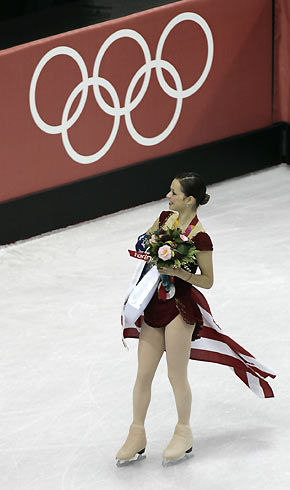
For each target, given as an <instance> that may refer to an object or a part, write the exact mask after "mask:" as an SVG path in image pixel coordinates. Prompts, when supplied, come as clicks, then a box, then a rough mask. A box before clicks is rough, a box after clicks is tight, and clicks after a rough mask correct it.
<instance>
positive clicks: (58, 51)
mask: <svg viewBox="0 0 290 490" xmlns="http://www.w3.org/2000/svg"><path fill="white" fill-rule="evenodd" d="M186 20H189V21H192V22H195V23H197V24H198V25H199V26H200V27H201V28H202V30H203V32H204V34H205V36H206V40H207V48H208V53H207V59H206V63H205V66H204V69H203V71H202V73H201V75H200V77H199V79H198V80H197V81H196V82H195V83H194V84H193V85H192V86H191V87H189V88H187V89H185V90H184V89H183V87H182V83H181V79H180V76H179V73H178V72H177V70H176V69H175V68H174V66H173V65H172V64H171V63H169V62H168V61H166V60H163V59H162V51H163V48H164V43H165V41H166V39H167V36H168V35H169V33H170V32H171V31H172V29H173V28H174V27H175V26H176V25H177V24H179V23H180V22H183V21H186ZM121 38H131V39H133V40H135V41H136V42H137V43H138V44H139V46H140V47H141V49H142V51H143V55H144V60H145V63H144V65H143V66H142V67H141V68H139V70H138V71H137V72H136V73H135V75H134V76H133V77H132V79H131V82H130V84H129V86H128V89H127V92H126V96H125V104H124V106H123V107H120V100H119V97H118V95H117V92H116V89H115V87H114V86H113V85H112V84H111V83H110V82H109V81H108V80H106V79H104V78H102V77H100V76H99V72H100V65H101V62H102V58H103V56H104V54H105V52H106V51H107V49H108V48H109V47H110V46H111V45H112V44H113V43H114V42H115V41H117V40H118V39H121ZM213 51H214V49H213V37H212V33H211V30H210V28H209V25H208V24H207V23H206V21H205V20H204V19H203V18H202V17H201V16H200V15H198V14H195V13H193V12H184V13H182V14H179V15H177V16H176V17H174V18H173V19H172V20H171V21H170V22H169V23H168V24H167V25H166V27H165V29H164V30H163V32H162V34H161V36H160V38H159V42H158V45H157V49H156V57H155V59H154V60H152V59H151V56H150V51H149V47H148V44H147V43H146V41H145V39H144V38H143V37H142V36H141V35H140V34H139V33H138V32H136V31H134V30H132V29H121V30H119V31H116V32H114V33H113V34H111V35H110V36H109V37H108V38H107V39H106V40H105V42H104V43H103V44H102V46H101V47H100V50H99V52H98V54H97V56H96V59H95V63H94V68H93V75H92V77H89V76H88V71H87V67H86V65H85V62H84V60H83V58H82V57H81V55H80V54H79V53H78V52H77V51H76V50H75V49H72V48H69V47H68V46H59V47H57V48H53V49H51V50H50V51H48V52H47V53H46V54H45V55H44V56H43V58H42V59H41V60H40V62H39V63H38V65H37V66H36V68H35V71H34V73H33V76H32V80H31V84H30V91H29V103H30V110H31V114H32V117H33V119H34V121H35V123H36V124H37V126H38V127H39V128H40V129H41V130H42V131H44V132H45V133H48V134H61V136H62V141H63V145H64V147H65V150H66V152H67V153H68V155H69V156H70V157H71V158H72V159H73V160H74V161H76V162H78V163H81V164H90V163H93V162H96V161H98V160H100V159H101V158H102V157H103V156H104V155H105V154H106V153H107V152H108V151H109V149H110V148H111V146H112V144H113V143H114V141H115V138H116V136H117V133H118V129H119V124H120V118H121V116H124V118H125V122H126V126H127V129H128V132H129V133H130V135H131V137H132V138H133V139H134V140H135V141H136V142H137V143H139V144H140V145H144V146H153V145H158V144H159V143H161V142H162V141H163V140H165V138H167V137H168V136H169V135H170V133H171V132H172V131H173V129H174V127H175V126H176V124H177V121H178V119H179V116H180V112H181V109H182V101H183V99H185V98H187V97H190V96H191V95H193V94H194V93H196V92H197V91H198V90H199V89H200V87H201V86H202V85H203V84H204V82H205V80H206V78H207V76H208V74H209V72H210V69H211V65H212V61H213ZM58 55H66V56H70V57H71V58H72V59H73V60H74V61H75V62H76V64H77V65H78V67H79V69H80V72H81V76H82V81H81V82H80V83H79V84H78V85H77V86H76V87H75V88H74V89H73V91H72V92H71V94H70V95H69V97H68V99H67V101H66V104H65V107H64V110H63V114H62V119H61V124H59V125H55V126H53V125H51V124H47V123H46V122H45V121H44V120H43V119H42V118H41V117H40V115H39V113H38V110H37V105H36V97H35V92H36V86H37V81H38V78H39V75H40V73H41V71H42V70H43V68H44V66H45V65H46V63H48V61H50V60H51V59H52V58H54V57H55V56H58ZM153 68H155V70H156V74H157V79H158V82H159V85H160V87H161V88H162V90H163V91H164V92H165V93H166V94H167V95H168V96H169V97H172V98H174V99H176V106H175V111H174V114H173V116H172V119H171V121H170V123H169V124H168V126H167V127H166V128H165V129H164V131H162V132H161V133H160V134H158V135H157V136H154V137H145V136H142V135H141V134H139V133H138V132H137V131H136V129H135V127H134V125H133V123H132V119H131V112H132V111H133V110H134V109H135V108H136V107H137V106H138V104H139V103H140V102H141V100H142V99H143V97H144V95H145V93H146V90H147V88H148V85H149V82H150V77H151V72H152V69H153ZM162 70H165V71H167V72H169V73H170V75H171V77H172V79H173V81H174V84H175V88H172V87H170V86H169V85H168V83H167V82H166V81H165V79H164V76H163V72H162ZM143 76H144V80H143V83H142V85H141V88H140V91H139V92H138V94H137V95H136V96H135V98H134V99H133V100H132V94H133V92H134V89H135V87H136V84H137V83H138V81H139V80H140V78H141V77H143ZM90 86H92V87H93V91H94V96H95V100H96V102H97V104H98V105H99V107H100V108H101V109H102V110H103V111H104V112H105V113H106V114H109V115H110V116H112V117H113V118H114V123H113V127H112V130H111V134H110V136H109V137H108V139H107V141H106V143H105V144H104V145H103V147H102V148H101V149H100V150H98V151H97V152H96V153H94V154H92V155H81V154H80V153H78V152H77V151H76V150H75V149H74V148H73V147H72V145H71V142H70V140H69V136H68V130H69V129H70V128H71V127H72V126H73V124H74V123H75V122H76V121H77V120H78V118H79V117H80V115H81V113H82V111H83V109H84V106H85V104H86V100H87V95H88V89H89V87H90ZM100 87H103V88H104V89H105V90H106V91H107V92H108V93H109V95H110V97H111V100H112V103H113V105H109V104H107V103H106V102H105V100H104V99H103V97H102V95H101V92H100ZM79 94H81V96H80V100H79V103H78V106H77V108H76V110H75V112H74V113H73V114H72V115H71V116H70V117H69V113H70V109H71V107H72V104H73V102H74V100H75V99H76V97H77V96H78V95H79Z"/></svg>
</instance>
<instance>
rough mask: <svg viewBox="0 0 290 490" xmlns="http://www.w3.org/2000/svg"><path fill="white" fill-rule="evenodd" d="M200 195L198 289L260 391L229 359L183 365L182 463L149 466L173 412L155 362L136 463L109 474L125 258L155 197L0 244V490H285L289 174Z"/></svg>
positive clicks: (123, 426)
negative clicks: (261, 383) (204, 239)
mask: <svg viewBox="0 0 290 490" xmlns="http://www.w3.org/2000/svg"><path fill="white" fill-rule="evenodd" d="M140 185H142V183H140ZM120 192H122V190H120ZM208 192H209V194H210V195H211V199H210V202H209V203H208V204H207V205H206V206H202V207H200V208H199V212H198V216H199V219H200V221H201V222H202V224H203V226H204V228H205V230H206V231H207V232H208V233H209V235H210V236H211V238H212V241H213V244H214V270H215V284H214V286H213V288H212V289H210V290H203V293H204V294H205V296H206V298H207V299H208V301H209V304H210V306H211V310H212V313H213V316H214V318H215V321H216V322H217V323H218V325H220V326H221V327H222V329H223V330H224V332H225V333H227V334H228V335H229V336H230V337H232V338H233V339H234V340H236V341H237V342H238V343H240V344H241V345H242V346H243V347H245V348H246V349H247V350H249V351H250V352H251V353H252V354H253V355H254V356H255V357H257V359H258V360H259V361H261V362H262V363H264V364H265V365H266V366H269V367H271V368H272V369H274V371H275V372H276V373H277V377H276V379H275V380H270V383H271V386H272V387H273V390H274V393H275V398H271V399H260V398H258V397H256V396H255V395H254V394H253V393H252V392H251V391H250V390H249V389H248V388H247V387H246V386H245V385H244V384H243V383H242V382H241V381H240V380H239V379H238V378H237V377H236V376H235V375H234V374H233V372H232V371H231V370H230V369H229V368H228V367H225V366H220V365H217V364H210V363H204V362H199V361H190V362H189V367H188V372H189V380H190V384H191V389H192V398H193V401H192V413H191V427H192V431H193V434H194V437H195V445H194V448H193V452H194V457H193V458H191V459H190V460H188V461H186V462H183V463H182V464H179V465H175V466H172V467H168V468H164V467H162V466H161V459H162V452H163V450H164V449H165V447H166V446H167V444H168V442H169V441H170V439H171V436H172V433H173V430H174V427H175V424H176V422H177V415H176V408H175V402H174V397H173V393H172V389H171V386H170V383H169V381H168V378H167V369H166V360H165V356H164V355H163V357H162V359H161V362H160V365H159V367H158V369H157V373H156V376H155V379H154V382H153V388H152V400H151V404H150V407H149V411H148V415H147V421H146V426H145V427H146V432H147V439H148V444H147V449H146V454H147V458H146V459H145V460H143V461H140V462H138V463H136V464H135V465H131V466H129V467H123V468H118V467H117V466H116V465H115V459H114V458H115V454H116V452H117V450H118V449H119V448H120V446H121V445H122V444H123V442H124V440H125V438H126V437H127V433H128V429H129V425H130V423H131V418H132V390H133V385H134V381H135V376H136V367H137V344H138V341H137V340H135V339H127V343H128V346H129V351H127V350H126V349H125V348H124V347H123V344H122V341H121V326H120V311H121V307H122V303H123V299H124V296H125V294H126V291H127V287H128V283H129V281H130V278H131V275H132V273H133V271H134V269H135V267H136V265H137V261H136V259H133V258H131V257H129V254H128V251H127V250H128V248H133V247H134V244H135V241H136V237H137V235H139V234H141V233H143V232H144V231H145V230H146V229H147V228H149V226H151V224H152V223H153V221H154V220H155V218H156V217H157V216H158V214H159V213H160V211H161V210H164V209H165V210H166V209H168V202H167V200H166V199H164V200H161V201H157V202H153V203H149V204H146V205H142V206H138V207H136V208H133V209H130V210H127V211H121V212H119V213H116V214H114V215H109V216H105V217H102V218H98V219H96V220H93V221H90V222H86V223H82V224H80V225H77V226H72V227H68V228H66V229H63V230H59V231H56V232H53V233H50V234H45V235H42V236H39V237H36V238H33V239H30V240H26V241H22V242H18V243H16V244H12V245H9V246H4V247H0V274H1V286H0V287H1V294H0V301H1V309H0V315H1V327H0V336H1V341H0V350H1V355H0V363H1V369H0V377H1V388H0V397H1V408H0V415H1V416H0V423H1V428H0V489H1V490H99V489H100V490H129V489H136V488H137V489H138V490H151V489H152V490H153V489H154V490H160V489H161V490H163V489H164V490H176V489H178V490H191V489H194V490H224V488H227V489H233V488H235V489H238V490H286V489H287V490H288V489H289V488H290V416H289V413H290V403H289V402H290V393H289V391H290V383H289V381H290V379H289V375H290V370H289V367H290V362H289V353H290V324H289V302H290V301H289V298H290V287H289V276H290V252H289V250H290V167H289V166H286V165H279V166H277V167H273V168H270V169H267V170H263V171H260V172H257V173H255V174H251V175H246V176H243V177H240V178H237V179H232V180H228V181H225V182H222V183H218V184H214V185H211V186H209V187H208ZM108 199H118V196H117V195H116V196H112V195H110V194H109V193H108Z"/></svg>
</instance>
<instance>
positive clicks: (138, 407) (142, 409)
mask: <svg viewBox="0 0 290 490" xmlns="http://www.w3.org/2000/svg"><path fill="white" fill-rule="evenodd" d="M166 328H167V327H166ZM164 330H165V327H161V328H153V327H150V326H149V325H147V324H146V323H145V322H144V321H143V323H142V328H141V333H140V336H139V343H138V371H137V377H136V382H135V385H134V390H133V423H134V424H138V425H144V422H145V417H146V414H147V410H148V406H149V403H150V400H151V384H152V380H153V378H154V374H155V371H156V369H157V366H158V364H159V361H160V359H161V357H162V354H163V352H164V347H165V341H164Z"/></svg>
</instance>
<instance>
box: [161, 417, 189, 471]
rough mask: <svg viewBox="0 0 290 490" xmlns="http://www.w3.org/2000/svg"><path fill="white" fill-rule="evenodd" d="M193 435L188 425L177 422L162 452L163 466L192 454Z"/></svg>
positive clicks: (178, 461)
mask: <svg viewBox="0 0 290 490" xmlns="http://www.w3.org/2000/svg"><path fill="white" fill-rule="evenodd" d="M192 445H193V437H192V432H191V428H190V425H183V424H177V425H176V427H175V430H174V434H173V436H172V439H171V441H170V443H169V444H168V446H167V448H166V449H165V451H164V452H163V461H162V465H163V466H171V465H173V464H176V463H180V462H181V461H184V460H186V459H189V458H191V457H192V456H193V453H192Z"/></svg>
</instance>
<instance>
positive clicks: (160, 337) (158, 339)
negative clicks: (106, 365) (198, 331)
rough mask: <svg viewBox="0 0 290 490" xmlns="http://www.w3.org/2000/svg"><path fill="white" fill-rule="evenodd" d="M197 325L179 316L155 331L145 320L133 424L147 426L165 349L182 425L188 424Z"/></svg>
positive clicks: (139, 354)
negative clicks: (190, 371)
mask: <svg viewBox="0 0 290 490" xmlns="http://www.w3.org/2000/svg"><path fill="white" fill-rule="evenodd" d="M194 327H195V326H194V325H189V324H187V323H185V322H184V321H183V319H182V317H181V316H180V315H178V316H177V317H175V318H174V319H173V320H172V321H171V322H170V323H168V325H166V327H160V328H152V327H150V326H149V325H147V324H146V323H145V322H144V320H143V323H142V328H141V333H140V336H139V343H138V371H137V377H136V382H135V385H134V390H133V423H134V424H138V425H144V422H145V417H146V413H147V410H148V407H149V403H150V400H151V384H152V381H153V378H154V375H155V371H156V369H157V366H158V364H159V361H160V359H161V357H162V354H163V352H164V348H166V361H167V368H168V378H169V381H170V384H171V386H172V389H173V393H174V397H175V402H176V408H177V414H178V423H179V424H186V425H187V424H189V419H190V411H191V400H192V395H191V389H190V385H189V382H188V378H187V366H188V361H189V354H190V346H191V337H192V333H193V331H194Z"/></svg>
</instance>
